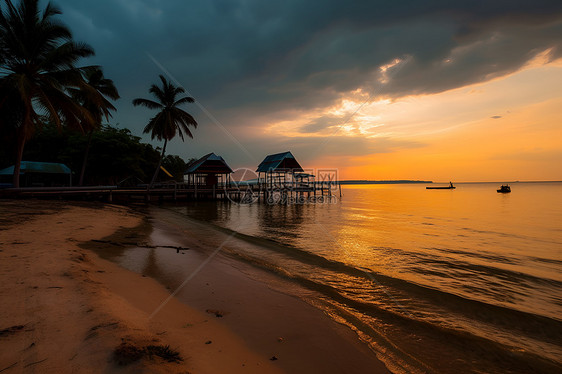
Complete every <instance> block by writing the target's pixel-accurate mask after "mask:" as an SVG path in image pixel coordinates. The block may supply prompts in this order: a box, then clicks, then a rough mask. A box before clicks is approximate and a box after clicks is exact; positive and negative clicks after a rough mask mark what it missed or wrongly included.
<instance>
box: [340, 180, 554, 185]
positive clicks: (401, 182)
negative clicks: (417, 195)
mask: <svg viewBox="0 0 562 374" xmlns="http://www.w3.org/2000/svg"><path fill="white" fill-rule="evenodd" d="M338 183H339V184H341V185H353V184H423V183H426V184H448V183H449V182H433V181H421V180H380V181H370V180H343V181H339V182H338ZM478 183H500V184H502V183H503V184H505V183H507V184H514V183H562V181H507V182H506V181H487V182H486V181H483V182H453V184H478Z"/></svg>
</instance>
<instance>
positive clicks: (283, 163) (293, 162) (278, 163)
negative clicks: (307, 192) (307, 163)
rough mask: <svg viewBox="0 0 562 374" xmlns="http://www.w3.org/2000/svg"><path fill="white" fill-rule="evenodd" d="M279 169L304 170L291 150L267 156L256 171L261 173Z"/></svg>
mask: <svg viewBox="0 0 562 374" xmlns="http://www.w3.org/2000/svg"><path fill="white" fill-rule="evenodd" d="M277 170H293V171H304V170H303V169H302V167H301V166H300V164H299V163H298V161H297V159H296V158H295V156H293V154H292V153H291V152H289V151H287V152H282V153H276V154H274V155H269V156H266V158H264V159H263V161H262V162H261V164H259V166H258V170H256V171H257V172H258V173H260V172H263V171H264V172H268V171H277Z"/></svg>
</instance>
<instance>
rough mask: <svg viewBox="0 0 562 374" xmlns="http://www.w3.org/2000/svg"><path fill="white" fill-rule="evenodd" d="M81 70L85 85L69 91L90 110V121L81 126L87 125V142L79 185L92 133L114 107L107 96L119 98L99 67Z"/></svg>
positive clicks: (81, 180) (98, 127)
mask: <svg viewBox="0 0 562 374" xmlns="http://www.w3.org/2000/svg"><path fill="white" fill-rule="evenodd" d="M81 70H82V72H83V73H84V78H85V80H86V83H87V86H85V87H82V88H81V89H73V90H71V91H70V92H71V95H72V97H73V98H74V100H76V101H77V102H79V103H81V104H82V106H83V107H84V108H85V109H86V110H88V112H90V114H91V116H92V122H91V123H87V124H86V123H84V125H85V126H83V127H87V130H88V142H87V145H86V150H85V151H84V160H83V161H82V170H81V171H80V180H79V182H78V185H79V186H82V184H83V182H84V173H85V171H86V163H87V161H88V153H89V151H90V144H91V141H92V135H93V133H94V131H95V130H99V129H100V128H101V122H102V120H103V118H104V117H105V120H106V121H108V120H109V117H111V111H114V110H115V107H114V106H113V104H111V102H110V101H109V100H108V99H107V98H109V99H112V100H117V99H119V92H118V91H117V88H116V87H115V85H114V84H113V81H112V80H111V79H107V78H105V77H104V75H103V70H102V69H101V67H99V66H89V67H87V68H83V69H81Z"/></svg>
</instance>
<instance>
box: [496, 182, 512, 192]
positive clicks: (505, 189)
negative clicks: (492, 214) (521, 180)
mask: <svg viewBox="0 0 562 374" xmlns="http://www.w3.org/2000/svg"><path fill="white" fill-rule="evenodd" d="M498 192H499V193H508V192H511V187H509V184H506V185H503V184H502V186H501V187H500V189H499V190H498Z"/></svg>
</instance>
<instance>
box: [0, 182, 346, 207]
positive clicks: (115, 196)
mask: <svg viewBox="0 0 562 374" xmlns="http://www.w3.org/2000/svg"><path fill="white" fill-rule="evenodd" d="M338 195H339V196H340V197H341V189H340V187H339V185H334V184H330V185H327V184H320V183H319V184H313V185H308V186H295V185H283V186H271V185H266V184H254V185H240V184H235V183H233V182H232V183H230V184H227V185H222V186H221V185H215V186H212V187H211V188H203V187H201V186H197V185H195V186H189V185H188V184H184V183H167V184H160V185H155V186H154V188H151V189H147V188H146V187H144V186H143V187H134V188H130V187H127V188H120V187H117V186H91V187H26V188H6V189H0V199H5V198H40V199H57V200H97V201H107V202H157V201H193V200H230V201H233V202H240V203H254V202H256V203H257V202H262V203H270V204H291V203H294V204H299V203H301V204H302V203H307V202H324V201H325V200H326V201H327V200H328V199H333V198H335V197H336V196H338Z"/></svg>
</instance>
